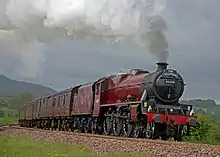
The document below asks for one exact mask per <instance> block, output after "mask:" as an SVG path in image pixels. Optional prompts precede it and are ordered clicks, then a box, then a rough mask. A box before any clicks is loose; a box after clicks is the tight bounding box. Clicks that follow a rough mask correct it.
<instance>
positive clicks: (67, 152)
mask: <svg viewBox="0 0 220 157" xmlns="http://www.w3.org/2000/svg"><path fill="white" fill-rule="evenodd" d="M0 156H1V157H128V156H131V155H129V154H108V155H97V154H96V153H94V152H92V151H90V150H88V149H85V148H84V147H74V146H72V145H69V144H57V143H52V142H44V141H38V140H32V139H30V138H27V137H8V136H4V135H0ZM132 156H133V157H135V156H134V155H132ZM136 157H138V156H136ZM139 157H140V156H139ZM145 157H146V156H145Z"/></svg>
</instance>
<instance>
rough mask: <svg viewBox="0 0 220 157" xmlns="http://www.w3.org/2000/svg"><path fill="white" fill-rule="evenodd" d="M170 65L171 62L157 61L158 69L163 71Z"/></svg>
mask: <svg viewBox="0 0 220 157" xmlns="http://www.w3.org/2000/svg"><path fill="white" fill-rule="evenodd" d="M168 65H169V64H168V63H166V62H158V63H157V71H162V70H165V69H167V66H168Z"/></svg>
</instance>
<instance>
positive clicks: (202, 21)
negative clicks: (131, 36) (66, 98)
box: [0, 0, 220, 100]
mask: <svg viewBox="0 0 220 157" xmlns="http://www.w3.org/2000/svg"><path fill="white" fill-rule="evenodd" d="M218 4H219V5H220V1H218V0H213V1H212V3H211V2H209V1H205V0H194V1H189V0H184V1H175V0H169V1H167V8H166V10H164V12H163V18H164V20H165V21H166V24H167V27H168V28H167V30H168V31H167V39H168V43H169V52H170V57H169V59H168V62H169V64H170V67H172V68H175V69H177V70H178V71H179V72H180V73H181V74H182V75H183V77H184V79H185V81H186V91H185V93H184V97H183V98H195V97H200V98H203V97H204V98H207V97H211V98H213V99H216V100H217V99H219V96H220V95H219V93H220V83H219V80H220V74H219V73H218V71H219V70H218V67H219V66H220V62H219V58H220V53H219V49H220V45H219V41H220V33H219V28H220V27H219V25H220V10H219V9H218V6H219V5H218ZM44 51H45V54H44V55H45V59H46V60H44V62H40V65H41V66H42V67H43V69H44V72H43V73H42V75H39V74H37V75H36V77H34V78H30V79H27V78H24V77H21V76H19V75H18V73H15V70H13V69H14V68H16V67H18V66H19V65H22V64H21V63H20V62H19V61H18V60H17V59H16V57H18V56H16V57H15V56H12V55H9V54H6V53H0V70H1V71H3V72H4V73H7V74H8V75H13V77H15V78H19V79H25V80H29V81H34V82H38V83H42V84H44V85H48V86H52V87H54V88H56V89H63V88H66V87H69V86H71V85H74V84H78V83H85V82H87V81H93V80H95V79H96V78H99V77H100V76H103V75H106V74H109V73H113V72H119V71H120V70H128V69H131V68H144V69H147V70H149V71H153V70H154V69H155V68H156V65H155V63H156V61H157V60H156V59H155V58H154V57H153V56H152V55H151V54H149V53H146V51H145V50H144V49H143V48H140V47H137V46H135V45H134V44H130V43H129V44H126V43H121V44H113V45H112V44H110V43H104V42H100V41H98V40H92V41H88V42H80V41H79V40H73V41H65V42H64V41H59V42H56V43H54V44H51V46H50V48H46V49H45V50H44ZM38 57H40V58H41V57H42V55H39V56H38ZM27 60H29V59H27ZM9 62H10V63H9Z"/></svg>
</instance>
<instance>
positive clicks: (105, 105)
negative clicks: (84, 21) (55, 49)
mask: <svg viewBox="0 0 220 157" xmlns="http://www.w3.org/2000/svg"><path fill="white" fill-rule="evenodd" d="M167 66H168V64H167V63H163V62H159V63H157V69H156V70H155V71H154V72H149V71H147V70H143V69H132V70H130V71H129V72H127V73H120V74H117V75H110V76H106V77H103V78H100V79H98V80H96V81H94V82H90V83H86V84H83V85H77V86H75V87H71V88H70V89H67V90H64V91H61V92H58V93H56V94H54V95H49V96H45V97H42V98H38V99H36V100H34V101H32V102H30V103H28V104H26V105H25V107H23V108H22V109H20V116H19V123H20V125H21V126H28V127H35V126H36V127H38V128H45V129H46V128H47V129H50V128H52V129H59V130H72V131H75V130H78V131H80V132H87V133H93V134H105V135H114V136H128V137H136V138H140V137H142V138H149V139H157V138H161V139H163V140H167V139H168V138H174V139H175V140H177V141H181V140H182V138H183V136H184V135H189V133H190V127H191V126H194V125H195V124H196V122H197V120H196V117H195V116H193V115H192V110H193V109H192V105H188V104H181V103H179V99H180V97H181V96H182V95H183V92H184V86H185V84H184V80H183V78H182V76H181V75H180V74H179V73H178V72H177V71H176V70H175V69H169V68H167Z"/></svg>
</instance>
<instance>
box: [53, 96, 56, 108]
mask: <svg viewBox="0 0 220 157" xmlns="http://www.w3.org/2000/svg"><path fill="white" fill-rule="evenodd" d="M55 105H56V99H55V98H53V102H52V106H53V107H54V106H55Z"/></svg>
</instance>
